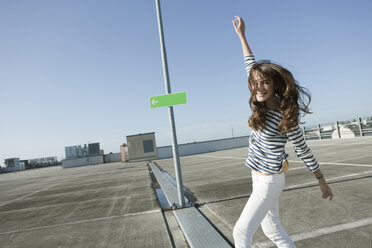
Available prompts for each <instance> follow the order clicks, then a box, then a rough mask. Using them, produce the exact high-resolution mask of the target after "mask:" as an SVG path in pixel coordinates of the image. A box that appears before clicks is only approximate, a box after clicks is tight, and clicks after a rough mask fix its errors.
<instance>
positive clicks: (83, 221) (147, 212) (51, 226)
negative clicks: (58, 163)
mask: <svg viewBox="0 0 372 248" xmlns="http://www.w3.org/2000/svg"><path fill="white" fill-rule="evenodd" d="M158 212H161V210H160V209H155V210H149V211H144V212H139V213H129V214H122V215H114V216H109V217H101V218H94V219H87V220H78V221H72V222H66V223H61V224H54V225H48V226H39V227H32V228H26V229H21V230H13V231H8V232H2V233H0V235H5V234H13V233H20V232H30V231H35V230H42V229H49V228H54V227H60V226H70V225H77V224H82V223H88V222H95V221H102V220H110V219H116V218H123V217H128V216H136V215H144V214H152V213H158Z"/></svg>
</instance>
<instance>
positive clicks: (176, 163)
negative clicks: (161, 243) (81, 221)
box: [155, 0, 185, 207]
mask: <svg viewBox="0 0 372 248" xmlns="http://www.w3.org/2000/svg"><path fill="white" fill-rule="evenodd" d="M155 3H156V11H157V16H158V27H159V36H160V48H161V57H162V61H163V73H164V81H165V91H166V93H167V94H170V93H171V88H170V82H169V73H168V63H167V53H166V51H165V44H164V33H163V22H162V18H161V9H160V2H159V0H155ZM168 113H169V122H170V128H171V135H172V148H173V160H174V169H175V172H176V181H177V191H178V200H179V205H180V207H183V206H185V197H184V192H183V182H182V173H181V165H180V158H179V156H178V144H177V134H176V125H175V123H174V113H173V106H169V107H168Z"/></svg>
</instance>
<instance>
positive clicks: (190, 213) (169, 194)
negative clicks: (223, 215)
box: [148, 162, 232, 248]
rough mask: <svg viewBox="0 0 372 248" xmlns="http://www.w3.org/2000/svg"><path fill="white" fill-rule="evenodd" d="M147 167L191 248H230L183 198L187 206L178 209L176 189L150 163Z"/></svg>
mask: <svg viewBox="0 0 372 248" xmlns="http://www.w3.org/2000/svg"><path fill="white" fill-rule="evenodd" d="M148 165H149V167H150V168H151V170H152V172H153V174H154V175H155V177H156V180H157V181H158V183H159V185H160V187H161V189H162V191H163V192H164V195H165V198H166V200H167V201H168V204H169V206H171V207H172V209H173V214H174V216H175V217H176V219H177V221H178V224H179V225H180V227H181V229H182V232H183V234H184V235H185V237H186V240H187V242H188V244H189V245H190V247H191V248H209V247H210V248H225V247H226V248H231V247H232V246H231V245H230V244H229V243H228V242H227V241H226V240H225V239H224V238H223V237H222V236H221V235H220V234H219V233H218V232H217V230H216V229H215V228H214V227H213V226H212V225H211V224H210V223H209V222H208V220H206V218H205V217H204V216H203V215H202V214H201V213H200V212H199V210H198V209H197V208H196V207H194V206H193V204H192V203H191V202H190V201H188V199H187V198H185V202H188V203H187V206H186V207H185V208H179V204H176V202H178V193H177V187H176V186H175V185H174V184H173V183H172V182H170V180H169V179H168V178H167V176H166V175H165V174H164V173H163V172H162V171H161V170H160V169H159V168H158V167H157V166H156V165H155V164H154V163H152V162H150V163H149V164H148Z"/></svg>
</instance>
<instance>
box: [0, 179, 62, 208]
mask: <svg viewBox="0 0 372 248" xmlns="http://www.w3.org/2000/svg"><path fill="white" fill-rule="evenodd" d="M58 184H60V183H57V184H53V185H50V186H48V187H45V188H43V189H40V190H37V191H34V192H32V193H30V194H27V195H24V196H21V197H18V198H16V199H13V200H10V201H7V202H4V203H2V204H1V205H0V207H2V206H5V205H7V204H9V203H12V202H15V201H18V200H20V199H23V198H25V197H28V196H31V195H34V194H36V193H39V192H41V191H44V190H47V189H50V188H53V187H54V186H57V185H58Z"/></svg>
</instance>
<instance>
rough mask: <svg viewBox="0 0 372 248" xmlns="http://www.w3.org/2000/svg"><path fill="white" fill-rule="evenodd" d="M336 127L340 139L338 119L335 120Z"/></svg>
mask: <svg viewBox="0 0 372 248" xmlns="http://www.w3.org/2000/svg"><path fill="white" fill-rule="evenodd" d="M336 129H337V134H338V138H339V139H341V132H340V124H339V123H338V121H336Z"/></svg>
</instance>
